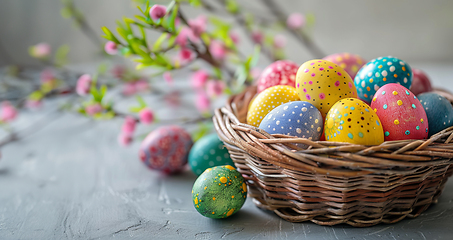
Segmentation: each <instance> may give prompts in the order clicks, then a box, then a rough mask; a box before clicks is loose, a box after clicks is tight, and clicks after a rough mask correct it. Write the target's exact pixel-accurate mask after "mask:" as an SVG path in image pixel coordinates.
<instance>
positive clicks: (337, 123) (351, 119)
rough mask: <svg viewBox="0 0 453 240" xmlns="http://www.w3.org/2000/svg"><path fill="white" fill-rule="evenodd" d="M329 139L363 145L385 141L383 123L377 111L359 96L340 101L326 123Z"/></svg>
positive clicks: (328, 115) (327, 117) (326, 132)
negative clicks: (358, 97)
mask: <svg viewBox="0 0 453 240" xmlns="http://www.w3.org/2000/svg"><path fill="white" fill-rule="evenodd" d="M324 133H325V136H326V140H327V141H332V142H349V143H355V144H361V145H379V144H381V143H383V142H384V132H383V129H382V124H381V121H380V119H379V118H378V116H377V115H376V113H375V112H374V111H373V110H372V109H371V108H370V106H368V105H367V104H366V103H365V102H363V101H362V100H360V99H357V98H346V99H342V100H340V101H338V102H337V103H335V105H333V106H332V108H331V109H330V111H329V113H327V116H326V121H325V124H324Z"/></svg>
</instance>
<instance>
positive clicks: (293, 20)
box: [286, 13, 305, 29]
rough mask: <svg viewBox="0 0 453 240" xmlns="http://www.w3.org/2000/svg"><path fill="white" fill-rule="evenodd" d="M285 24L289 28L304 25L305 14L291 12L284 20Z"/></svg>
mask: <svg viewBox="0 0 453 240" xmlns="http://www.w3.org/2000/svg"><path fill="white" fill-rule="evenodd" d="M286 25H287V26H288V27H289V28H291V29H297V28H300V27H303V26H304V25H305V16H304V15H302V14H300V13H292V14H291V15H289V16H288V19H287V20H286Z"/></svg>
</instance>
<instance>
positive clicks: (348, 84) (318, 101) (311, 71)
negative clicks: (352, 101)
mask: <svg viewBox="0 0 453 240" xmlns="http://www.w3.org/2000/svg"><path fill="white" fill-rule="evenodd" d="M296 89H297V93H298V94H299V97H300V100H301V101H307V102H310V103H311V104H313V106H315V107H316V108H317V109H318V110H319V111H320V112H321V114H322V116H323V117H325V116H326V114H327V112H328V111H329V110H330V108H331V107H332V106H333V105H334V104H335V103H336V102H337V101H338V100H341V99H343V98H350V97H357V91H356V88H355V86H354V82H353V81H352V79H351V77H350V76H349V74H347V73H346V71H345V70H344V69H343V68H341V67H339V66H338V65H337V64H335V63H332V62H329V61H326V60H311V61H308V62H305V63H304V64H302V66H300V68H299V70H298V71H297V75H296Z"/></svg>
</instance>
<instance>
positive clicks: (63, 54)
mask: <svg viewBox="0 0 453 240" xmlns="http://www.w3.org/2000/svg"><path fill="white" fill-rule="evenodd" d="M68 53H69V46H68V45H66V44H64V45H61V46H60V47H59V48H58V49H57V52H56V53H55V64H56V65H57V66H60V67H62V66H64V65H65V64H67V63H68Z"/></svg>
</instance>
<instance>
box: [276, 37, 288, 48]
mask: <svg viewBox="0 0 453 240" xmlns="http://www.w3.org/2000/svg"><path fill="white" fill-rule="evenodd" d="M285 45H286V37H285V36H284V35H281V34H277V35H275V37H274V46H275V47H276V48H283V47H284V46H285Z"/></svg>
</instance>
